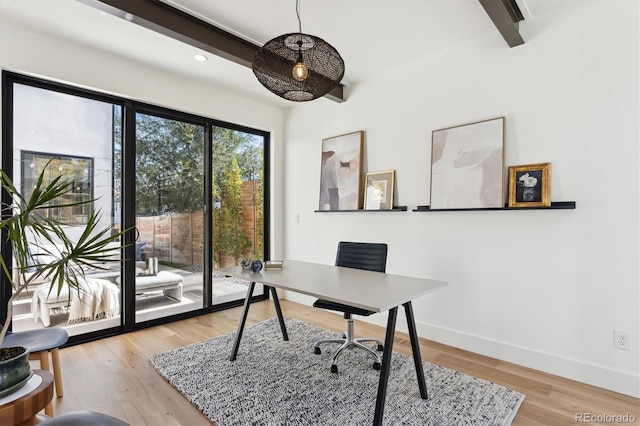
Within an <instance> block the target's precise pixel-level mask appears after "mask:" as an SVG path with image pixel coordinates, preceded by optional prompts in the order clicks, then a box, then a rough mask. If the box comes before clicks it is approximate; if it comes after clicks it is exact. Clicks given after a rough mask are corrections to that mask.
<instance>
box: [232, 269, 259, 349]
mask: <svg viewBox="0 0 640 426" xmlns="http://www.w3.org/2000/svg"><path fill="white" fill-rule="evenodd" d="M255 286H256V283H255V282H253V281H252V282H251V283H250V284H249V288H248V289H247V295H246V296H245V298H244V308H243V310H242V316H241V317H240V323H239V324H238V331H236V341H235V343H234V344H233V350H232V351H231V361H235V360H236V356H237V355H238V348H239V347H240V339H242V332H243V331H244V323H245V322H247V314H248V313H249V305H250V304H251V296H252V295H253V289H254V288H255Z"/></svg>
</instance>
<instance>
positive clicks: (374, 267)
mask: <svg viewBox="0 0 640 426" xmlns="http://www.w3.org/2000/svg"><path fill="white" fill-rule="evenodd" d="M336 266H344V267H347V268H354V269H366V270H368V271H376V272H385V270H386V268H387V245H386V244H385V243H355V242H349V241H341V242H340V243H338V254H337V256H336Z"/></svg>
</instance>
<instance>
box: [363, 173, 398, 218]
mask: <svg viewBox="0 0 640 426" xmlns="http://www.w3.org/2000/svg"><path fill="white" fill-rule="evenodd" d="M394 180H395V170H386V171H383V172H372V173H367V175H366V178H365V190H364V209H365V210H391V209H392V208H393V185H394Z"/></svg>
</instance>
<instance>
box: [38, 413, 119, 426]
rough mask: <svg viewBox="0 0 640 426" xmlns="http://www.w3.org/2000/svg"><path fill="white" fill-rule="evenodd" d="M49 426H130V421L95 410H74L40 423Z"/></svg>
mask: <svg viewBox="0 0 640 426" xmlns="http://www.w3.org/2000/svg"><path fill="white" fill-rule="evenodd" d="M40 424H41V425H49V426H54V425H56V426H94V425H95V426H128V425H129V423H126V422H123V421H122V420H120V419H117V418H115V417H112V416H109V415H107V414H104V413H97V412H95V411H74V412H71V413H66V414H61V415H59V416H56V417H54V418H51V419H47V420H45V421H44V422H42V423H40Z"/></svg>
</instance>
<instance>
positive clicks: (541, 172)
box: [509, 163, 551, 207]
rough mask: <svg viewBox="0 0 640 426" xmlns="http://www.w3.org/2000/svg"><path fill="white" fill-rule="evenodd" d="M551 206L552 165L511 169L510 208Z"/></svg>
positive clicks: (527, 165) (540, 164)
mask: <svg viewBox="0 0 640 426" xmlns="http://www.w3.org/2000/svg"><path fill="white" fill-rule="evenodd" d="M549 206H551V163H538V164H526V165H522V166H511V167H509V207H549Z"/></svg>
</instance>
